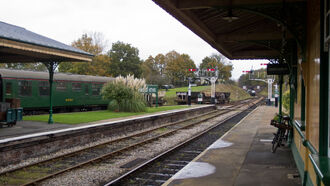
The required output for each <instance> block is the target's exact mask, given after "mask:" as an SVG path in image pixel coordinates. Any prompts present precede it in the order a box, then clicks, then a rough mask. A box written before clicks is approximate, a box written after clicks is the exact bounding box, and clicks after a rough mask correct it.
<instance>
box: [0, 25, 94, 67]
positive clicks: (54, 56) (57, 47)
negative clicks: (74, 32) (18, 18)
mask: <svg viewBox="0 0 330 186" xmlns="http://www.w3.org/2000/svg"><path fill="white" fill-rule="evenodd" d="M92 57H93V55H92V54H89V53H87V52H84V51H82V50H80V49H77V48H74V47H72V46H69V45H66V44H63V43H61V42H58V41H55V40H53V39H50V38H47V37H45V36H42V35H39V34H36V33H34V32H31V31H29V30H26V29H25V28H22V27H18V26H15V25H11V24H7V23H4V22H1V21H0V63H6V62H61V61H77V62H78V61H92Z"/></svg>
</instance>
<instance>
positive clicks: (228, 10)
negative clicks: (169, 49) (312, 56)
mask: <svg viewBox="0 0 330 186" xmlns="http://www.w3.org/2000/svg"><path fill="white" fill-rule="evenodd" d="M153 1H154V2H155V3H156V4H158V5H159V6H160V7H162V8H163V9H164V10H166V11H167V12H168V13H169V14H171V15H172V16H173V17H175V18H176V19H177V20H179V21H180V22H181V23H182V24H184V25H185V26H186V27H188V28H189V29H190V30H191V31H193V32H194V33H196V34H197V35H198V36H200V37H201V38H202V39H203V40H205V41H206V42H208V43H209V44H210V45H211V46H212V47H214V48H215V49H217V50H218V51H219V52H220V53H222V54H223V55H225V56H226V57H228V58H229V59H265V58H268V59H269V58H270V59H272V58H278V56H279V54H280V50H281V45H282V38H285V40H286V41H289V42H290V40H291V41H295V42H293V43H297V44H298V47H300V49H301V50H303V47H302V46H303V44H304V39H303V38H304V35H305V22H306V0H285V1H284V3H283V0H153ZM283 26H284V27H283ZM282 28H286V29H285V30H286V32H285V34H284V32H282V30H283V29H282Z"/></svg>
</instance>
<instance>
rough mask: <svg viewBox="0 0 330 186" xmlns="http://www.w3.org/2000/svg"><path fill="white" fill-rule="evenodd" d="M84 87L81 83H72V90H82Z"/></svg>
mask: <svg viewBox="0 0 330 186" xmlns="http://www.w3.org/2000/svg"><path fill="white" fill-rule="evenodd" d="M81 89H82V87H81V83H72V91H73V92H80V91H81Z"/></svg>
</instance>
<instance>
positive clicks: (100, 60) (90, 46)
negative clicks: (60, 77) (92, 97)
mask: <svg viewBox="0 0 330 186" xmlns="http://www.w3.org/2000/svg"><path fill="white" fill-rule="evenodd" d="M72 46H73V47H76V48H79V49H81V50H84V51H86V52H88V53H91V54H93V55H94V58H93V59H92V62H64V63H60V65H59V67H58V70H59V71H60V72H70V73H74V74H84V75H99V76H110V74H109V73H108V70H107V69H109V66H110V58H109V56H107V55H105V54H103V52H104V50H105V47H106V41H105V39H104V37H103V35H102V34H101V33H90V34H89V35H88V34H83V35H82V37H81V38H79V39H78V40H76V41H74V42H72Z"/></svg>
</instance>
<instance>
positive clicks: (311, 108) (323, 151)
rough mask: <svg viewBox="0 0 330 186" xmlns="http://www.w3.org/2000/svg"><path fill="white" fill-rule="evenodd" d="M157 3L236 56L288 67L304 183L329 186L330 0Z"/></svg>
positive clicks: (297, 156)
mask: <svg viewBox="0 0 330 186" xmlns="http://www.w3.org/2000/svg"><path fill="white" fill-rule="evenodd" d="M153 1H154V2H155V3H156V4H158V5H159V6H160V7H161V8H163V9H164V10H165V11H167V12H168V13H169V14H171V15H172V16H173V17H174V18H176V19H177V20H178V21H180V22H181V23H182V24H183V25H185V26H186V27H188V28H189V29H190V30H191V31H192V32H194V33H195V34H197V35H198V36H199V37H201V38H202V39H203V40H205V41H206V42H207V43H209V44H210V45H211V46H212V47H214V48H215V49H217V50H218V51H219V52H220V53H222V54H223V55H225V56H226V57H227V58H229V59H231V60H234V59H269V60H270V63H271V64H274V66H282V67H283V66H284V67H286V68H282V70H281V69H280V68H278V69H277V70H278V72H276V73H277V74H278V75H279V79H280V83H283V81H281V80H282V79H283V76H284V75H287V76H289V83H290V111H289V113H290V119H291V125H292V126H293V133H292V136H291V143H290V147H291V150H292V153H293V156H294V160H295V163H296V165H297V167H298V170H299V174H300V176H301V178H302V179H301V180H302V185H314V186H316V185H330V161H329V160H330V159H329V158H330V145H329V144H330V143H329V141H330V135H329V133H330V132H329V116H330V114H329V112H330V110H329V95H330V91H329V88H330V87H329V75H330V73H329V69H330V67H329V41H330V31H329V29H330V25H329V24H330V5H329V3H330V2H329V1H317V0H308V1H307V0H268V1H260V0H244V1H243V0H226V1H225V0H218V1H215V0H204V1H200V0H153ZM286 71H287V72H286ZM279 111H280V112H281V109H280V110H279Z"/></svg>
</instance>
